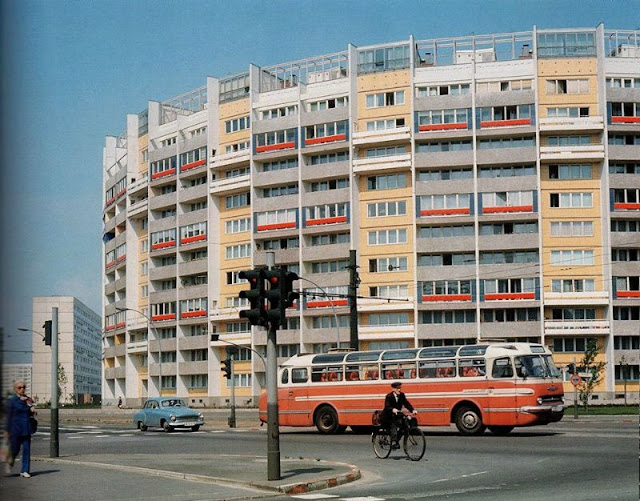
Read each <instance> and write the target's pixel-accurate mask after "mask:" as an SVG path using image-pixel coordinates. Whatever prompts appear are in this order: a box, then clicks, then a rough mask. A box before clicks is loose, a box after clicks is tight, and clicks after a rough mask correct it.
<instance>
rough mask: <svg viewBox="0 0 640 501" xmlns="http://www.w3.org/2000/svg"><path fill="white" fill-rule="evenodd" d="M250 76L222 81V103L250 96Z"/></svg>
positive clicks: (239, 76)
mask: <svg viewBox="0 0 640 501" xmlns="http://www.w3.org/2000/svg"><path fill="white" fill-rule="evenodd" d="M250 81H251V80H250V78H249V74H248V73H245V74H243V75H238V76H235V77H231V78H229V79H226V80H221V81H220V102H221V103H224V102H227V101H233V100H235V99H240V98H242V97H245V96H248V95H249V85H250Z"/></svg>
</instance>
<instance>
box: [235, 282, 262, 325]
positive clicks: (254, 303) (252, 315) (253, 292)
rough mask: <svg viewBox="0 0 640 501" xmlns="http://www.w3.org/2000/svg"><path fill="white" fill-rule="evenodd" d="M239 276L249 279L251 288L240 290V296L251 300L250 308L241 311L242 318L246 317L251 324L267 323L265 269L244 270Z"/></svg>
mask: <svg viewBox="0 0 640 501" xmlns="http://www.w3.org/2000/svg"><path fill="white" fill-rule="evenodd" d="M238 277H240V278H242V279H245V280H248V281H249V286H250V287H251V288H250V289H249V290H246V289H245V290H242V291H240V294H239V297H240V298H243V299H248V300H249V306H250V309H248V310H242V311H240V315H239V316H240V318H246V319H247V320H248V321H249V323H250V324H251V325H262V326H265V325H267V317H266V312H265V308H264V298H265V295H264V294H265V291H264V271H263V270H244V271H241V272H240V273H239V274H238Z"/></svg>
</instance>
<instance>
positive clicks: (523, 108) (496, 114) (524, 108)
mask: <svg viewBox="0 0 640 501" xmlns="http://www.w3.org/2000/svg"><path fill="white" fill-rule="evenodd" d="M534 107H535V105H533V104H518V105H515V104H514V105H508V106H490V107H485V108H480V116H481V120H482V121H483V122H486V121H497V122H499V121H503V120H524V119H530V118H531V117H532V115H533V109H534Z"/></svg>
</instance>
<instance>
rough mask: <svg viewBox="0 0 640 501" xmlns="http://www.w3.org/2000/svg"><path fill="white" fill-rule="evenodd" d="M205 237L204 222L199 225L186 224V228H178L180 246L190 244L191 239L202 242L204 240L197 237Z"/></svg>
mask: <svg viewBox="0 0 640 501" xmlns="http://www.w3.org/2000/svg"><path fill="white" fill-rule="evenodd" d="M206 235H207V223H206V221H203V222H201V223H194V224H188V225H187V226H182V227H181V228H180V243H182V244H186V243H190V241H191V240H192V239H196V240H204V238H197V237H206Z"/></svg>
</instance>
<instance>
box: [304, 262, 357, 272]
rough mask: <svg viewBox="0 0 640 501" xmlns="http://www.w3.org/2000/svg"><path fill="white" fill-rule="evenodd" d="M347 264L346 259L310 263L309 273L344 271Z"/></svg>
mask: <svg viewBox="0 0 640 501" xmlns="http://www.w3.org/2000/svg"><path fill="white" fill-rule="evenodd" d="M347 266H349V260H348V259H340V260H337V261H319V262H315V263H311V273H313V274H318V273H337V272H340V271H344V270H346V269H347Z"/></svg>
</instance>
